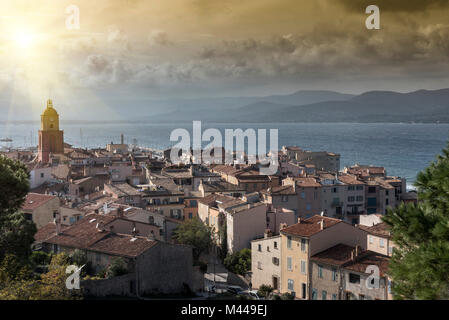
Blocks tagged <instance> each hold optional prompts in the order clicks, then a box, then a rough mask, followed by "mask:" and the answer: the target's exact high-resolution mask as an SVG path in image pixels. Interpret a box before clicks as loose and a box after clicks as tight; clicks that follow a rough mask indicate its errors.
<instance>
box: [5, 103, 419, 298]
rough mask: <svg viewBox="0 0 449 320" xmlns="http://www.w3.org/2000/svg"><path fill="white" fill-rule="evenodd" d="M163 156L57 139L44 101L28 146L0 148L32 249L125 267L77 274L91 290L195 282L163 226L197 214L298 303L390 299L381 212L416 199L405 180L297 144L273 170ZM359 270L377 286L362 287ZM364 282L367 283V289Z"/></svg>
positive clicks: (97, 266)
mask: <svg viewBox="0 0 449 320" xmlns="http://www.w3.org/2000/svg"><path fill="white" fill-rule="evenodd" d="M170 151H171V150H166V151H165V152H163V153H157V152H155V151H152V150H149V149H144V148H139V147H136V146H133V147H131V146H128V145H127V144H125V143H124V138H123V135H122V136H121V142H120V143H119V144H114V143H113V142H111V143H110V144H107V146H106V148H97V149H89V150H87V149H81V148H76V147H73V146H71V145H69V144H67V143H64V138H63V131H61V130H60V129H59V115H58V113H57V112H56V110H55V109H54V107H53V104H52V101H51V100H49V101H48V103H47V108H46V109H45V111H44V112H43V114H42V116H41V130H39V146H38V150H37V152H33V151H31V150H30V151H23V150H22V151H17V150H10V151H8V152H4V153H3V154H4V155H5V156H7V157H10V158H13V159H16V160H20V161H22V162H24V163H25V164H26V165H27V166H28V169H29V171H30V187H31V190H30V193H29V194H28V195H27V197H26V201H25V203H24V205H23V208H22V210H23V212H24V214H25V216H26V218H27V219H29V220H30V221H33V222H34V223H35V224H36V226H37V228H38V233H37V234H36V237H35V238H36V243H35V249H37V250H44V251H46V252H70V251H73V250H76V249H78V250H82V251H84V252H85V253H86V255H87V257H88V259H89V262H90V264H91V265H92V268H93V269H94V270H97V271H99V270H103V269H104V268H107V267H108V265H109V264H110V263H111V261H112V260H113V259H114V258H115V257H121V258H123V259H125V261H127V266H128V271H129V272H128V274H127V275H125V276H121V277H117V278H116V279H105V280H97V281H92V280H89V281H87V282H85V286H86V288H87V290H88V292H89V293H90V294H92V295H96V296H105V295H136V296H139V295H145V294H151V293H155V292H157V293H175V292H181V291H183V290H185V288H186V287H189V288H190V289H191V290H193V291H196V290H201V289H202V288H201V287H202V285H203V283H202V281H201V280H198V279H199V278H200V277H198V274H197V273H198V270H197V269H196V268H195V267H193V258H192V248H191V247H189V246H185V245H181V244H178V243H176V241H174V239H173V237H172V235H173V231H174V230H175V229H176V228H177V227H178V226H180V225H182V224H184V223H185V222H186V221H189V220H191V219H195V218H199V219H200V220H201V221H202V222H203V223H204V224H206V225H207V226H209V227H211V228H212V230H213V232H212V237H213V239H212V240H213V242H214V244H216V245H217V246H218V247H220V248H223V247H224V246H223V245H224V244H225V247H226V248H227V249H226V250H227V251H228V253H234V252H237V251H239V250H241V249H244V248H251V250H252V270H251V282H252V286H253V288H258V287H260V286H261V285H271V286H272V287H273V288H274V290H275V291H276V292H279V293H286V292H288V293H290V294H292V295H294V296H295V297H296V298H297V299H324V300H327V299H353V298H356V299H390V298H391V290H390V280H389V278H388V276H387V270H388V260H389V256H391V253H392V250H393V249H392V248H394V244H393V243H391V241H390V240H389V239H390V235H389V232H388V230H387V229H386V226H385V225H384V224H383V223H382V222H381V219H380V218H381V216H382V215H384V214H385V213H386V210H387V208H389V207H395V206H397V205H398V204H399V203H400V202H402V201H416V195H415V194H413V193H410V192H407V190H406V181H405V179H403V178H399V177H390V176H388V175H387V173H386V170H385V169H384V168H382V167H373V166H362V165H355V166H352V167H348V168H344V169H343V170H340V156H339V155H338V154H335V153H330V152H311V151H305V150H302V149H301V148H298V147H283V148H282V150H280V151H279V168H278V171H277V173H276V174H274V175H271V176H269V175H262V174H260V172H259V167H258V165H257V164H256V165H249V164H241V163H239V164H233V165H227V164H179V163H178V164H173V163H171V161H170V156H169V155H170ZM368 266H371V267H372V266H376V267H377V268H378V269H376V270H378V271H379V277H380V281H379V285H377V286H376V288H375V289H370V288H367V286H366V279H367V278H369V276H370V274H369V272H368V271H367V267H368ZM373 290H374V291H373Z"/></svg>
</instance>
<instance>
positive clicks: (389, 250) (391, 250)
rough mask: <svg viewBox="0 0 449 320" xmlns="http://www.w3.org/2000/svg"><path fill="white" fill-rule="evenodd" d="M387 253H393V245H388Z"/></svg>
mask: <svg viewBox="0 0 449 320" xmlns="http://www.w3.org/2000/svg"><path fill="white" fill-rule="evenodd" d="M388 254H393V247H392V246H388Z"/></svg>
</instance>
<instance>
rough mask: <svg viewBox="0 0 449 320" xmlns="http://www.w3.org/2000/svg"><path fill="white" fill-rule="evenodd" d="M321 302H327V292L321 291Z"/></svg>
mask: <svg viewBox="0 0 449 320" xmlns="http://www.w3.org/2000/svg"><path fill="white" fill-rule="evenodd" d="M321 300H327V291H326V290H323V291H321Z"/></svg>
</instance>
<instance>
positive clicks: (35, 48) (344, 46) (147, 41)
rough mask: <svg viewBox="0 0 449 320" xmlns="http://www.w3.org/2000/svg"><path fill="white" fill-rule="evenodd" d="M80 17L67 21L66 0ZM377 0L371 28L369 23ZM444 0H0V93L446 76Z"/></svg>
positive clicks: (227, 90) (36, 96)
mask: <svg viewBox="0 0 449 320" xmlns="http://www.w3.org/2000/svg"><path fill="white" fill-rule="evenodd" d="M71 4H74V5H77V6H78V7H79V9H80V28H79V29H75V30H69V29H67V28H66V19H67V17H68V14H66V12H65V10H66V8H67V7H68V6H69V5H71ZM369 4H377V5H378V6H379V7H380V10H381V30H367V29H366V27H365V19H366V18H367V16H368V15H367V14H365V8H366V7H367V6H368V5H369ZM448 18H449V0H426V1H422V0H408V1H402V0H401V1H399V0H374V1H365V0H313V1H310V0H244V1H242V0H168V1H161V0H95V1H92V0H70V1H65V0H39V1H23V0H15V1H2V2H1V4H0V27H1V30H2V33H1V34H0V57H1V59H0V94H1V97H0V98H1V99H2V100H1V101H9V103H14V102H13V101H14V100H20V99H27V100H28V101H30V103H31V104H33V105H40V107H41V105H42V101H43V100H45V98H46V97H48V96H50V95H51V96H53V97H56V99H58V98H59V99H60V100H63V99H65V100H66V103H67V104H71V105H72V106H73V105H74V104H76V103H82V101H84V100H90V101H91V100H93V99H96V100H98V101H99V103H100V102H101V101H105V100H106V99H123V100H124V101H126V100H127V99H131V98H132V99H135V98H142V99H165V98H174V97H208V96H247V95H267V94H283V93H291V92H294V91H297V90H301V89H329V90H336V91H341V92H346V93H360V92H363V91H367V90H385V89H386V90H396V91H402V92H405V91H412V90H416V89H421V88H424V89H437V88H443V87H449V63H448V62H449V60H448V55H449V19H448Z"/></svg>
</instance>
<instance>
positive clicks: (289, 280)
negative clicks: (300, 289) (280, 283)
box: [287, 279, 294, 291]
mask: <svg viewBox="0 0 449 320" xmlns="http://www.w3.org/2000/svg"><path fill="white" fill-rule="evenodd" d="M287 286H288V290H290V291H293V287H294V281H293V280H292V279H288V281H287Z"/></svg>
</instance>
